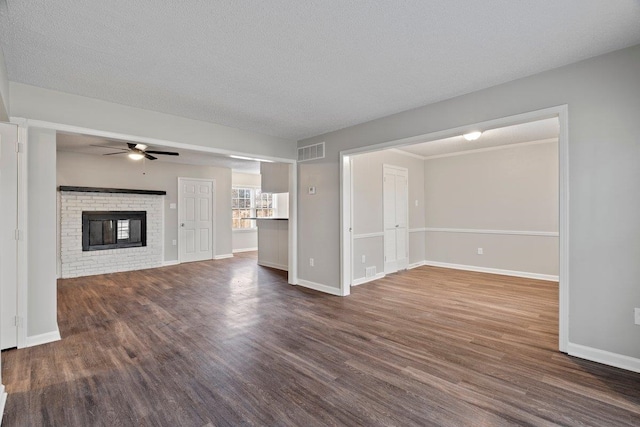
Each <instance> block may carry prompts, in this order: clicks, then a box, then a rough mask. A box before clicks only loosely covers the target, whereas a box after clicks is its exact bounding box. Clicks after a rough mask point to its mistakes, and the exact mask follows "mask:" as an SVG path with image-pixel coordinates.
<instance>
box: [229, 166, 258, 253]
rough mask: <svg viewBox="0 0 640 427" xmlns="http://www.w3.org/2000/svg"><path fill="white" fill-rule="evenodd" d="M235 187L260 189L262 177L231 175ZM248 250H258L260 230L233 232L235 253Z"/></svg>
mask: <svg viewBox="0 0 640 427" xmlns="http://www.w3.org/2000/svg"><path fill="white" fill-rule="evenodd" d="M231 183H232V186H233V187H242V186H248V187H253V188H260V175H259V174H249V173H240V172H233V173H232V174H231ZM248 250H252V251H255V250H258V230H257V229H255V228H254V229H251V230H233V252H244V251H248Z"/></svg>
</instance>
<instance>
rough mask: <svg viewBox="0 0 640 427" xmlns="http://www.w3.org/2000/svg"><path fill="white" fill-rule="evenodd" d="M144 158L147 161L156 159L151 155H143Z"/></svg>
mask: <svg viewBox="0 0 640 427" xmlns="http://www.w3.org/2000/svg"><path fill="white" fill-rule="evenodd" d="M144 156H145V157H146V158H147V159H149V160H155V159H157V157H153V156H152V155H151V154H147V153H144Z"/></svg>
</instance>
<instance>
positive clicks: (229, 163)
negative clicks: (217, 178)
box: [56, 132, 260, 174]
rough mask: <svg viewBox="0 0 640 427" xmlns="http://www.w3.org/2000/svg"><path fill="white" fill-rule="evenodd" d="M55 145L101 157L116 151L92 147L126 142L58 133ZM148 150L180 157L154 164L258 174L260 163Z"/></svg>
mask: <svg viewBox="0 0 640 427" xmlns="http://www.w3.org/2000/svg"><path fill="white" fill-rule="evenodd" d="M56 143H57V149H58V151H69V152H72V153H82V154H92V155H98V156H102V155H103V154H107V153H114V152H117V151H118V150H116V149H109V148H104V147H94V145H104V146H107V147H114V148H126V147H127V141H118V140H115V139H106V138H102V137H98V136H90V135H80V134H71V133H64V132H58V133H57V135H56ZM148 150H159V151H175V152H177V153H179V154H180V155H179V156H178V157H173V156H161V155H157V156H155V157H157V158H158V159H157V160H154V162H167V163H182V164H187V165H199V166H216V167H220V168H229V169H232V170H233V171H234V172H242V173H251V174H259V173H260V163H259V162H254V161H250V160H241V159H232V158H230V157H228V156H225V155H222V154H214V153H205V152H202V151H193V150H184V149H177V148H173V147H161V146H159V145H154V146H150V147H149V148H148ZM115 157H118V158H121V159H122V161H129V162H134V160H130V159H128V158H127V156H125V155H124V154H122V155H117V156H115Z"/></svg>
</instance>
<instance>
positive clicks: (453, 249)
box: [424, 141, 559, 276]
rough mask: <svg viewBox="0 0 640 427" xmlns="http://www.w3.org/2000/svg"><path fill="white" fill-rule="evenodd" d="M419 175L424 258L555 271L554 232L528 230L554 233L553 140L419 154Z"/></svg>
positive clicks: (554, 273)
mask: <svg viewBox="0 0 640 427" xmlns="http://www.w3.org/2000/svg"><path fill="white" fill-rule="evenodd" d="M424 180H425V183H424V189H425V205H426V221H425V226H426V228H427V233H426V240H425V245H426V246H425V247H426V254H425V257H426V260H427V261H435V262H440V263H449V264H461V265H466V266H477V267H486V268H494V269H501V270H510V271H518V272H523V273H534V274H541V275H548V276H557V275H558V260H559V253H558V244H559V242H558V237H557V236H536V235H534V234H536V232H552V233H557V232H558V217H559V215H558V214H559V207H558V197H559V195H558V143H557V141H555V142H542V143H537V144H534V145H521V144H516V145H507V146H504V147H502V148H501V149H498V150H491V151H482V152H468V153H466V154H456V155H452V156H448V157H438V158H434V159H430V160H426V161H425V172H424ZM432 228H438V229H443V228H444V229H458V230H460V232H451V231H447V232H443V231H429V229H432ZM463 230H464V231H463ZM473 230H498V231H499V230H502V231H506V232H510V231H518V232H525V233H526V232H531V234H533V235H524V234H487V233H483V232H475V233H474V232H472V231H473ZM478 248H482V249H483V252H484V254H483V255H479V254H478V253H477V250H478Z"/></svg>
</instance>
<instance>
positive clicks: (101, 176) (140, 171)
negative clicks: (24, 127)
mask: <svg viewBox="0 0 640 427" xmlns="http://www.w3.org/2000/svg"><path fill="white" fill-rule="evenodd" d="M54 145H55V144H54ZM178 177H183V178H211V179H215V181H216V193H215V199H216V210H215V237H214V238H215V246H214V255H226V254H230V253H231V169H225V168H217V167H209V166H192V165H182V164H179V163H166V162H160V161H147V162H145V163H144V164H143V163H142V162H136V161H133V160H129V159H128V158H127V157H126V156H122V157H120V156H119V157H113V156H111V157H108V156H107V157H105V156H95V155H88V154H80V153H69V152H63V151H60V152H58V165H57V185H76V186H85V187H111V188H135V189H142V190H164V191H166V192H167V195H166V196H165V200H164V202H165V206H164V223H165V232H164V233H165V234H164V260H165V261H173V260H177V259H178V247H177V246H173V244H172V240H174V239H175V240H177V239H178V209H169V204H170V203H176V204H177V203H178Z"/></svg>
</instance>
